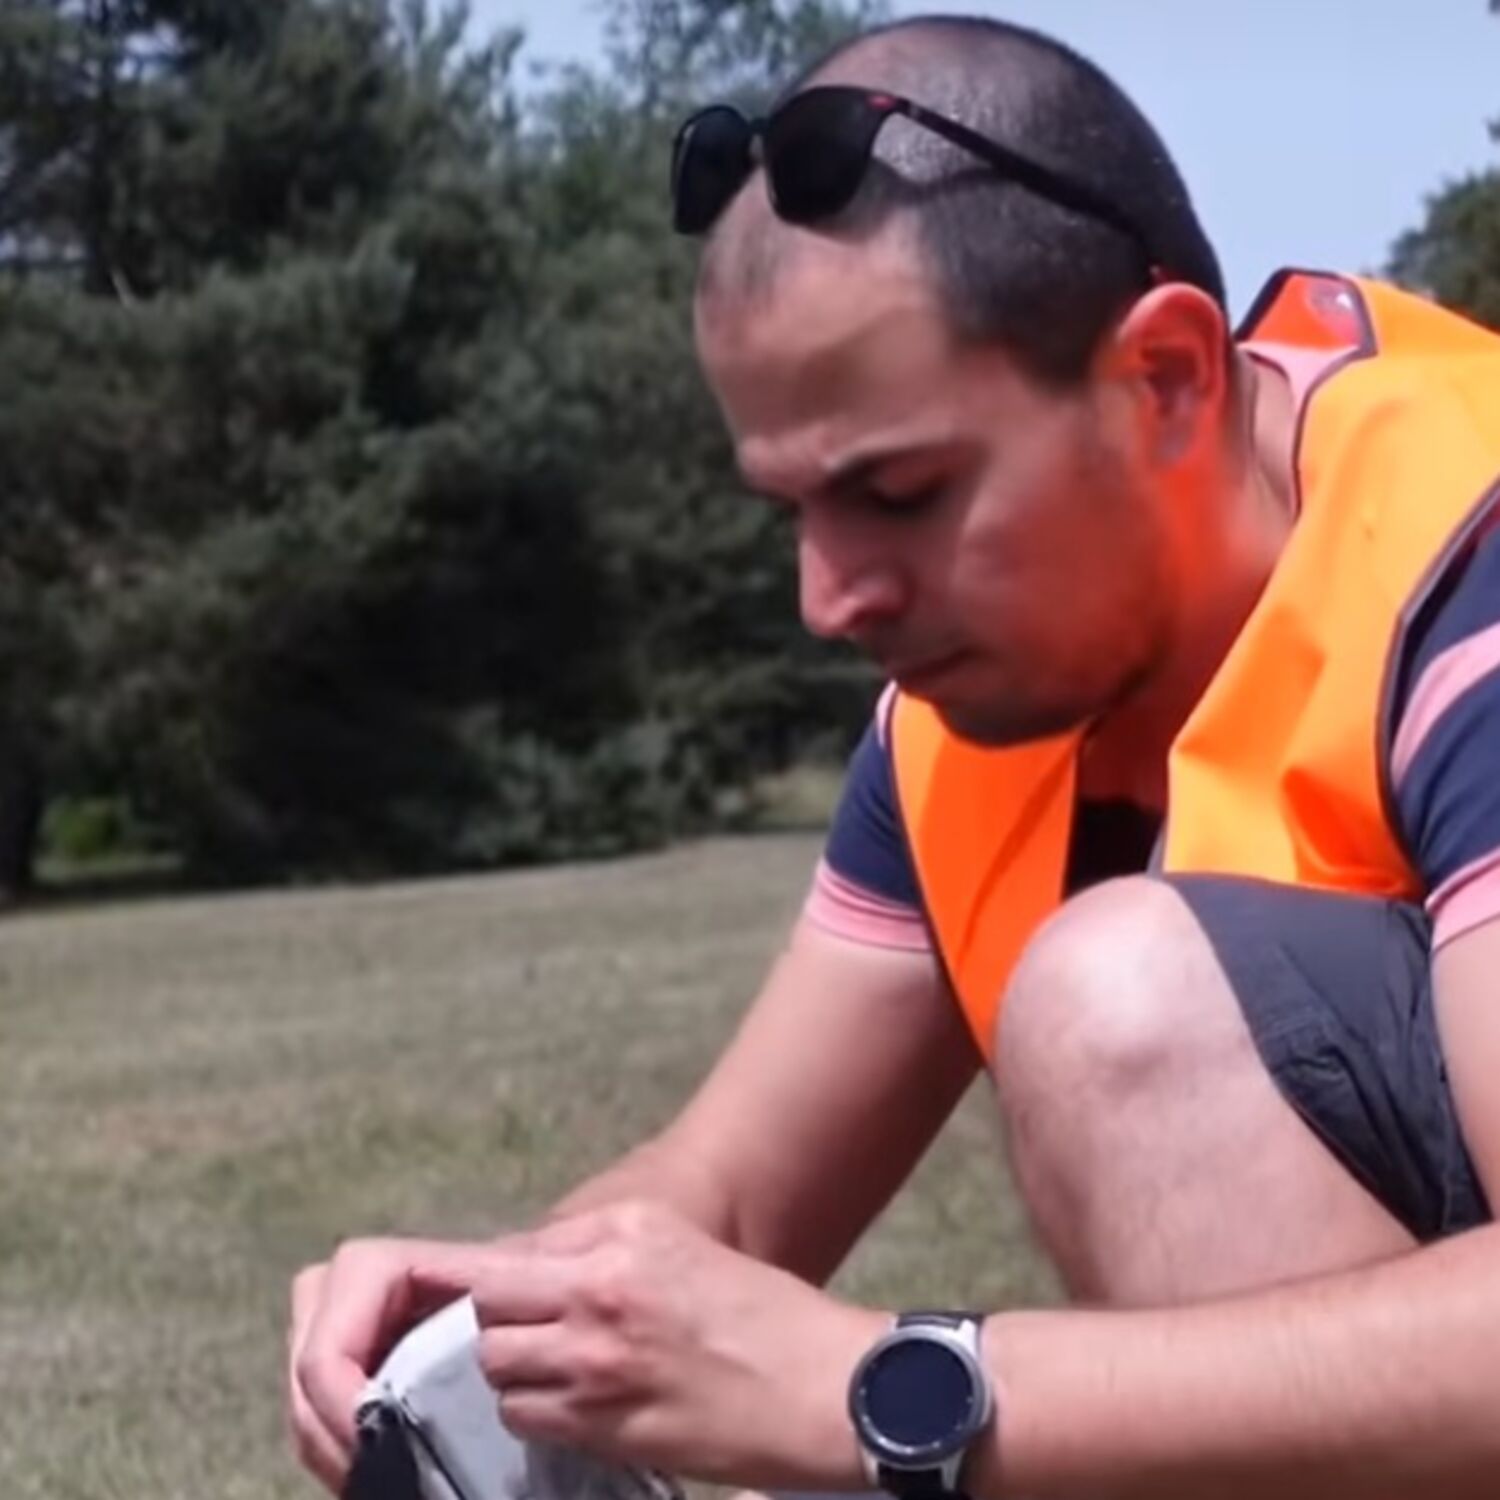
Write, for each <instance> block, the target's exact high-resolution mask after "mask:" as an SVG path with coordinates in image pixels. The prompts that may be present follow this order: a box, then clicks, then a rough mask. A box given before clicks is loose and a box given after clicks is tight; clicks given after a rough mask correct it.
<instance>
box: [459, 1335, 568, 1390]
mask: <svg viewBox="0 0 1500 1500" xmlns="http://www.w3.org/2000/svg"><path fill="white" fill-rule="evenodd" d="M476 1354H477V1357H478V1360H479V1368H480V1369H481V1370H482V1371H483V1372H484V1378H485V1379H486V1380H487V1381H488V1382H489V1384H490V1385H492V1386H493V1387H494V1388H495V1390H496V1391H498V1392H502V1393H512V1392H515V1391H518V1390H521V1389H522V1388H536V1387H541V1388H543V1389H548V1390H558V1389H560V1388H562V1387H564V1386H567V1385H571V1384H573V1383H574V1381H575V1379H576V1377H577V1373H578V1372H577V1371H576V1370H574V1369H572V1368H571V1365H570V1361H569V1358H568V1346H567V1343H566V1341H565V1339H564V1337H563V1335H562V1330H561V1328H560V1327H559V1325H557V1324H555V1323H543V1324H531V1325H522V1326H519V1327H506V1328H486V1329H484V1330H482V1331H481V1333H480V1335H479V1343H478V1346H477V1349H476Z"/></svg>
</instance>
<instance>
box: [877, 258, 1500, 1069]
mask: <svg viewBox="0 0 1500 1500" xmlns="http://www.w3.org/2000/svg"><path fill="white" fill-rule="evenodd" d="M1240 336H1241V337H1242V338H1246V339H1262V340H1267V341H1272V342H1276V343H1281V344H1292V345H1297V346H1300V347H1303V348H1308V349H1317V350H1329V351H1333V350H1344V351H1345V353H1344V354H1343V357H1341V358H1339V359H1338V360H1337V361H1336V362H1335V363H1334V364H1333V365H1332V366H1331V367H1330V369H1329V370H1328V371H1327V372H1326V373H1325V374H1324V376H1323V377H1322V379H1321V380H1320V381H1319V382H1318V383H1317V385H1316V386H1315V387H1314V389H1313V391H1312V392H1311V394H1310V395H1309V397H1308V399H1307V401H1306V403H1305V405H1304V409H1303V413H1302V417H1301V421H1300V424H1299V428H1298V432H1297V439H1296V452H1295V472H1296V479H1297V484H1298V489H1299V494H1300V508H1299V513H1298V519H1297V523H1296V526H1295V527H1294V528H1293V531H1292V534H1291V536H1290V539H1289V540H1288V542H1287V545H1286V548H1285V550H1284V551H1283V553H1282V556H1281V558H1280V559H1279V560H1278V562H1277V565H1276V568H1275V570H1274V572H1273V573H1272V576H1271V578H1270V581H1269V582H1268V584H1267V586H1266V589H1265V591H1264V593H1263V594H1262V596H1261V598H1260V600H1259V602H1258V603H1257V605H1256V607H1255V609H1254V610H1253V611H1252V613H1251V615H1250V618H1249V619H1248V620H1247V622H1246V623H1245V626H1244V628H1243V629H1242V630H1241V632H1240V634H1239V636H1238V637H1237V638H1236V640H1235V642H1234V645H1233V646H1232V647H1231V649H1230V651H1229V654H1228V656H1227V657H1226V658H1225V660H1224V662H1223V664H1222V665H1221V667H1220V669H1219V671H1218V673H1217V675H1216V676H1215V677H1214V678H1213V680H1212V682H1211V683H1210V684H1209V686H1208V689H1207V691H1206V692H1205V693H1204V695H1203V697H1202V699H1201V700H1200V701H1199V703H1198V704H1197V706H1196V707H1195V709H1194V710H1193V713H1192V714H1191V716H1190V717H1189V719H1188V721H1187V723H1186V724H1185V725H1184V727H1183V728H1182V730H1181V731H1180V732H1179V734H1178V735H1177V738H1176V740H1175V741H1174V743H1173V746H1172V750H1171V753H1170V756H1169V758H1168V804H1167V828H1166V833H1165V838H1164V843H1163V849H1162V856H1163V857H1162V862H1163V867H1164V868H1165V869H1167V870H1170V871H1189V870H1196V871H1212V872H1217V873H1220V874H1230V875H1242V876H1254V877H1259V878H1261V879H1266V880H1273V881H1279V882H1281V883H1283V884H1290V885H1300V886H1309V887H1314V888H1317V889H1321V890H1332V891H1348V892H1363V893H1366V894H1371V895H1382V896H1400V897H1408V898H1410V897H1416V896H1419V895H1420V894H1421V886H1420V881H1419V879H1418V876H1417V874H1416V871H1415V870H1414V868H1413V866H1412V861H1411V858H1410V857H1409V855H1408V853H1407V852H1406V850H1405V849H1404V848H1403V845H1402V840H1401V836H1400V834H1399V832H1398V831H1397V829H1396V827H1395V823H1394V818H1393V815H1392V812H1391V807H1392V794H1391V783H1390V774H1389V756H1390V748H1391V738H1392V735H1393V734H1394V725H1393V724H1392V723H1391V717H1392V715H1391V704H1390V699H1391V697H1392V694H1393V690H1394V687H1395V684H1394V682H1393V680H1392V679H1393V678H1394V676H1395V668H1396V666H1397V664H1398V663H1399V660H1400V654H1401V647H1402V644H1403V642H1404V640H1405V637H1406V634H1407V630H1408V627H1409V626H1410V625H1411V623H1412V621H1413V620H1414V619H1415V618H1416V617H1417V616H1418V614H1419V612H1420V610H1421V608H1422V605H1423V603H1424V601H1425V599H1426V598H1427V597H1428V595H1429V594H1430V592H1431V590H1432V588H1433V585H1434V583H1435V582H1436V580H1437V579H1438V578H1439V577H1440V576H1441V575H1442V573H1443V571H1444V568H1445V566H1446V564H1447V563H1448V562H1449V561H1450V560H1451V559H1452V558H1454V557H1455V556H1456V555H1457V554H1458V553H1459V552H1460V550H1461V549H1462V547H1463V546H1464V544H1465V542H1466V541H1467V540H1468V539H1469V538H1470V536H1471V534H1472V533H1473V531H1474V529H1475V528H1476V527H1477V526H1478V525H1479V523H1480V522H1481V521H1482V520H1483V519H1484V517H1485V514H1486V512H1487V510H1488V509H1489V507H1490V505H1491V503H1492V502H1494V501H1496V500H1497V499H1500V337H1497V336H1496V335H1495V334H1492V333H1490V332H1488V331H1487V330H1485V329H1483V328H1480V327H1479V326H1477V325H1476V324H1473V323H1469V322H1467V321H1465V320H1464V319H1462V318H1459V317H1457V316H1455V315H1454V314H1451V313H1448V312H1444V311H1443V310H1441V309H1440V308H1437V307H1435V306H1433V305H1432V304H1431V303H1428V302H1425V301H1423V300H1421V299H1420V298H1417V297H1414V296H1411V295H1408V294H1407V293H1404V292H1400V291H1397V290H1395V289H1394V288H1391V287H1388V286H1383V285H1380V284H1378V283H1373V282H1367V281H1362V280H1356V279H1352V278H1345V277H1331V276H1325V275H1319V274H1314V273H1308V272H1297V271H1287V272H1282V273H1281V274H1280V275H1278V276H1277V277H1276V278H1275V279H1274V280H1273V281H1272V282H1271V284H1270V285H1269V286H1268V287H1267V288H1266V290H1265V291H1264V292H1263V293H1262V294H1261V297H1260V299H1259V301H1258V302H1257V303H1256V305H1255V307H1254V308H1253V309H1252V311H1251V313H1250V314H1249V316H1248V318H1247V319H1246V323H1245V326H1244V327H1243V328H1242V329H1241V333H1240ZM1080 742H1081V736H1080V735H1079V734H1073V735H1068V736H1064V737H1061V738H1057V739H1050V740H1044V741H1038V742H1035V743H1032V744H1027V745H1021V746H1017V747H1014V748H1008V749H998V750H997V749H986V748H983V747H980V746H977V745H973V744H970V743H967V742H965V741H964V740H961V739H959V738H958V737H957V736H956V735H954V734H953V733H952V732H951V731H950V730H949V729H947V728H946V726H945V725H944V724H943V723H942V721H941V720H940V719H939V718H938V716H937V714H936V712H935V711H934V710H933V709H932V708H931V707H930V706H929V705H928V704H925V703H922V702H920V701H918V700H916V699H914V698H910V697H908V696H906V695H904V694H902V695H900V696H898V698H897V700H896V703H895V706H894V709H893V711H892V718H891V733H890V744H891V755H892V761H893V766H894V772H895V782H896V794H897V800H898V803H899V806H900V810H901V818H902V822H903V825H904V828H905V832H906V837H907V842H908V844H909V846H910V848H911V851H912V855H913V860H914V863H915V865H916V872H917V880H918V883H919V885H920V887H921V891H922V897H923V902H924V905H925V907H926V911H927V917H928V920H929V922H930V923H931V926H932V929H933V932H934V935H935V937H936V940H937V946H938V949H939V952H940V955H941V957H942V960H943V962H944V965H945V966H946V968H947V971H948V975H949V978H950V980H951V981H952V984H953V986H954V989H955V990H956V992H957V994H958V997H959V1000H960V1003H961V1004H962V1006H963V1009H964V1014H965V1016H966V1018H967V1020H968V1023H969V1026H970V1029H971V1030H972V1032H973V1034H974V1037H975V1039H976V1040H977V1041H978V1043H979V1045H980V1048H981V1050H982V1051H983V1052H984V1053H985V1055H986V1056H988V1055H989V1054H990V1052H991V1050H992V1045H993V1043H992V1038H993V1035H994V1029H995V1021H996V1017H997V1014H998V1010H999V1005H1000V1000H1001V996H1002V995H1003V993H1004V990H1005V986H1006V982H1007V980H1008V979H1009V976H1010V973H1011V971H1012V969H1013V967H1014V965H1015V963H1016V960H1017V959H1018V958H1019V957H1020V955H1021V951H1022V949H1023V948H1024V947H1025V945H1026V943H1027V941H1028V940H1029V939H1030V937H1031V935H1032V934H1033V933H1034V932H1035V931H1036V929H1037V927H1038V926H1039V925H1040V924H1041V923H1042V922H1043V921H1044V920H1045V919H1046V917H1047V916H1048V915H1049V914H1050V913H1051V912H1052V911H1054V910H1055V909H1056V907H1057V906H1058V905H1059V904H1060V902H1061V901H1062V899H1063V893H1064V884H1065V880H1066V876H1067V861H1068V850H1069V841H1070V835H1071V832H1072V825H1073V815H1074V809H1075V802H1076V790H1077V761H1078V749H1079V745H1080Z"/></svg>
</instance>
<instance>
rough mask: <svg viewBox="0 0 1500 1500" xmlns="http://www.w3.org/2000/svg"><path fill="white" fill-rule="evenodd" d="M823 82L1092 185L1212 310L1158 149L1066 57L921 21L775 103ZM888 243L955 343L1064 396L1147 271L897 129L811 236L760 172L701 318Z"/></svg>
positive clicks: (957, 154) (1132, 254) (714, 257)
mask: <svg viewBox="0 0 1500 1500" xmlns="http://www.w3.org/2000/svg"><path fill="white" fill-rule="evenodd" d="M822 84H846V85H855V86H859V87H865V88H869V89H872V90H876V91H881V92H888V93H895V94H901V95H905V96H907V97H909V98H911V99H914V100H916V101H917V102H918V103H920V104H922V105H925V106H926V107H927V108H929V109H933V110H936V111H938V112H940V113H942V114H945V115H948V116H950V117H951V118H953V119H955V120H958V121H960V122H962V123H963V124H965V125H968V126H969V127H971V128H972V129H975V130H978V131H979V132H980V133H981V134H983V135H986V136H988V137H989V138H990V139H992V140H995V141H997V142H999V143H1001V144H1002V145H1005V146H1008V147H1010V148H1011V149H1012V150H1015V151H1017V152H1019V153H1020V154H1022V155H1024V156H1027V157H1029V158H1031V159H1033V160H1035V161H1037V162H1039V163H1040V164H1041V165H1043V166H1046V167H1050V168H1051V169H1053V170H1054V171H1057V172H1060V173H1063V174H1064V175H1067V176H1070V177H1072V178H1074V179H1076V180H1079V181H1081V182H1083V183H1085V184H1087V185H1089V186H1091V187H1093V188H1094V189H1095V191H1097V192H1099V193H1101V194H1102V195H1104V196H1105V197H1107V198H1108V199H1110V200H1111V201H1112V202H1114V203H1115V204H1116V205H1118V207H1119V208H1120V209H1121V210H1122V211H1124V212H1125V213H1126V214H1128V215H1129V216H1130V218H1131V219H1132V221H1133V222H1135V223H1137V224H1139V225H1140V226H1141V227H1142V229H1143V231H1144V232H1145V234H1146V235H1147V237H1148V238H1149V240H1150V243H1151V245H1152V247H1153V249H1154V251H1155V254H1156V258H1157V259H1158V260H1160V261H1162V262H1164V264H1162V265H1161V267H1160V270H1161V271H1163V272H1165V273H1167V274H1168V275H1170V276H1171V277H1172V279H1175V280H1181V281H1187V282H1190V283H1191V284H1193V285H1196V286H1198V287H1199V288H1200V289H1201V290H1203V291H1205V292H1206V293H1208V294H1209V295H1210V296H1211V297H1212V298H1213V299H1214V300H1215V301H1216V302H1218V303H1219V304H1220V306H1221V307H1222V305H1223V303H1224V300H1225V299H1224V287H1223V281H1222V277H1221V275H1220V272H1219V267H1218V263H1217V260H1216V258H1215V256H1214V253H1213V250H1212V248H1211V247H1210V245H1209V243H1208V241H1207V239H1206V237H1205V236H1204V234H1203V231H1202V228H1201V226H1200V225H1199V223H1198V221H1197V218H1196V216H1195V214H1194V212H1193V209H1192V204H1191V202H1190V200H1189V197H1188V193H1187V190H1186V188H1185V186H1184V185H1183V182H1182V179H1181V177H1180V176H1179V174H1178V172H1177V170H1176V168H1175V166H1174V165H1173V163H1172V161H1171V158H1170V156H1169V155H1168V153H1167V151H1166V148H1165V147H1164V146H1163V144H1162V142H1161V140H1160V139H1159V137H1158V136H1157V135H1156V132H1155V131H1154V130H1153V129H1152V127H1151V126H1150V124H1149V123H1148V122H1147V121H1146V119H1145V118H1144V116H1142V115H1141V114H1140V112H1139V110H1137V109H1136V108H1135V106H1134V105H1133V104H1132V103H1131V102H1130V100H1129V99H1128V98H1127V97H1126V96H1125V95H1124V94H1123V93H1122V92H1121V91H1120V89H1119V88H1118V87H1117V86H1116V85H1115V84H1114V83H1113V82H1112V81H1111V80H1110V79H1109V78H1108V77H1106V75H1104V74H1103V73H1102V72H1101V71H1100V70H1099V69H1098V68H1096V67H1095V66H1094V65H1093V64H1092V63H1089V62H1087V61H1086V60H1084V59H1083V58H1081V57H1079V56H1078V55H1077V54H1076V53H1074V52H1073V51H1071V50H1070V49H1069V48H1067V47H1064V46H1063V45H1062V44H1060V43H1058V42H1055V41H1053V40H1051V39H1050V38H1048V37H1045V36H1042V35H1040V34H1039V33H1036V32H1032V31H1028V30H1026V29H1024V28H1021V27H1016V26H1011V25H1008V24H1005V23H1002V22H998V21H990V20H982V19H978V18H972V17H952V16H929V17H920V18H916V19H912V20H907V21H901V22H898V23H896V24H894V25H892V26H887V27H883V28H881V29H879V30H877V31H874V32H870V33H868V34H867V35H865V36H862V37H859V38H856V39H855V40H854V41H852V42H849V43H846V44H844V45H843V46H841V47H840V48H839V49H838V50H836V51H835V52H833V53H832V54H831V55H829V56H828V57H826V58H824V59H823V60H821V61H820V62H818V63H817V64H815V65H814V66H813V67H812V68H811V69H810V70H809V71H808V72H807V73H806V74H805V75H804V76H803V77H801V78H799V79H798V80H796V81H795V82H794V83H793V84H792V86H791V87H790V88H789V89H787V90H786V91H785V93H784V94H783V95H782V96H781V100H782V101H784V100H786V99H788V98H791V97H792V96H794V95H796V94H798V93H801V92H802V91H803V90H805V89H807V88H810V87H813V86H816V85H822ZM779 102H780V101H779ZM886 235H892V236H899V237H901V240H902V243H904V245H905V246H906V247H907V248H908V249H909V252H910V253H911V254H913V255H914V256H916V257H918V259H919V261H920V264H921V265H922V267H923V269H924V271H925V273H926V274H927V275H928V276H929V277H930V278H931V280H932V282H933V285H934V291H935V294H936V298H937V301H938V302H939V304H940V305H941V307H942V308H943V311H944V315H945V316H946V318H947V320H948V322H949V324H950V326H951V328H952V330H953V332H954V334H955V335H956V336H957V337H958V338H959V339H960V340H962V341H963V342H965V343H971V344H986V343H995V344H999V345H1002V346H1005V347H1006V348H1007V349H1008V350H1009V351H1010V352H1011V353H1012V354H1014V356H1015V357H1016V358H1017V359H1018V360H1019V361H1020V362H1021V363H1022V364H1023V365H1024V366H1026V367H1027V368H1028V369H1029V370H1030V371H1031V372H1032V373H1033V374H1034V375H1036V376H1037V377H1039V378H1042V379H1046V380H1049V381H1054V382H1058V383H1069V382H1071V381H1073V380H1076V379H1079V378H1081V376H1082V374H1083V372H1084V370H1085V369H1086V367H1087V363H1088V358H1089V355H1090V353H1091V351H1092V350H1093V348H1094V346H1095V345H1096V343H1097V341H1098V339H1099V337H1100V335H1101V334H1102V333H1103V332H1104V330H1105V329H1106V328H1107V327H1108V326H1109V325H1110V324H1111V322H1112V320H1113V319H1114V318H1115V317H1116V316H1117V315H1118V314H1119V312H1120V311H1121V310H1122V309H1123V308H1124V307H1125V306H1127V305H1128V304H1129V303H1130V301H1132V300H1133V298H1134V297H1135V296H1137V295H1139V293H1140V292H1141V291H1142V290H1143V289H1144V288H1145V287H1146V286H1147V285H1148V284H1149V281H1150V277H1151V273H1152V270H1153V267H1152V266H1149V265H1148V264H1146V262H1145V256H1144V253H1143V251H1142V249H1141V247H1140V246H1139V245H1138V244H1136V243H1135V242H1134V241H1133V240H1132V239H1131V237H1130V236H1128V235H1126V234H1124V233H1123V232H1121V231H1120V230H1119V229H1117V228H1115V227H1113V226H1111V225H1109V224H1106V223H1102V222H1100V221H1099V220H1098V219H1095V218H1093V217H1091V216H1088V215H1086V214H1083V213H1080V212H1077V211H1074V210H1070V209H1067V208H1063V207H1061V206H1059V205H1058V204H1056V203H1054V202H1052V201H1050V200H1049V199H1046V198H1044V197H1041V196H1039V195H1038V194H1036V193H1033V192H1031V191H1030V190H1028V189H1027V188H1025V187H1023V186H1021V185H1020V184H1018V183H1016V182H1014V181H1011V180H1009V179H1007V178H1006V177H1005V176H1004V175H1003V174H1002V173H1000V172H997V171H995V170H994V169H992V168H991V167H989V166H987V165H986V164H984V163H982V162H980V161H979V160H977V159H976V158H975V157H973V156H972V155H970V154H969V153H968V152H966V151H964V150H962V149H961V148H959V147H956V146H953V145H951V144H950V143H949V142H947V141H945V140H943V139H942V138H941V137H940V136H938V135H935V134H934V133H933V132H931V131H929V130H926V129H924V128H923V127H921V126H919V125H917V124H914V123H913V122H912V121H910V120H907V119H904V118H900V117H896V118H892V119H890V120H888V121H887V122H886V123H885V125H884V126H883V127H882V129H881V132H880V135H879V137H878V138H877V140H876V144H875V153H874V158H873V160H872V162H871V165H870V168H869V170H868V171H867V172H866V175H865V178H864V181H863V183H862V185H861V187H860V190H859V192H858V193H857V194H856V195H855V197H854V200H853V201H852V202H851V203H850V205H849V206H848V208H847V209H845V210H844V211H843V212H842V213H840V214H838V215H837V216H836V217H834V218H832V219H830V220H828V221H827V222H825V223H820V224H818V225H817V226H815V227H812V228H808V227H799V226H793V225H789V224H786V223H783V222H782V221H781V220H779V219H778V218H777V217H776V215H775V213H774V211H773V210H772V208H771V206H770V202H769V199H768V197H767V193H766V185H765V178H764V174H763V173H762V172H757V173H755V174H754V175H753V176H752V177H751V179H750V180H749V181H748V182H747V183H746V185H745V187H744V188H743V189H742V190H741V192H740V193H739V195H738V197H737V198H736V199H735V201H734V202H733V203H732V204H731V205H730V206H729V208H728V209H727V210H726V212H725V214H724V215H723V217H722V218H721V220H720V222H719V224H718V225H717V226H716V227H715V229H714V231H713V233H712V234H711V236H710V238H709V241H708V244H707V246H706V248H705V252H704V256H703V260H702V263H701V267H700V281H699V296H700V302H703V303H707V304H714V303H719V304H728V305H731V306H732V305H740V306H742V307H743V308H745V309H747V310H748V309H749V308H752V307H754V306H755V305H756V304H757V303H760V302H763V301H764V299H765V298H767V297H768V296H770V295H771V294H772V293H773V292H774V290H775V288H776V286H777V283H778V280H779V278H780V277H781V276H782V274H783V273H784V271H785V270H786V268H787V264H788V261H789V258H791V257H794V256H796V255H797V254H798V253H799V251H800V250H803V249H805V248H807V247H808V246H809V244H810V243H812V242H815V241H817V240H819V239H825V240H826V239H829V238H834V239H838V240H840V241H843V242H845V243H848V244H853V245H858V244H861V243H864V242H868V241H870V240H872V239H874V238H875V237H878V236H882V237H883V236H886Z"/></svg>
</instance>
